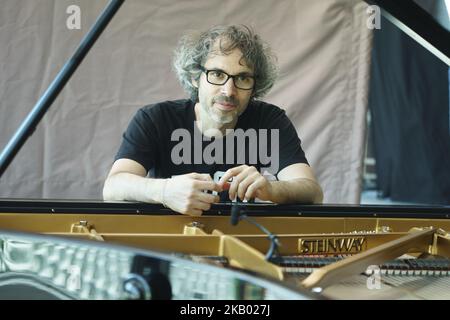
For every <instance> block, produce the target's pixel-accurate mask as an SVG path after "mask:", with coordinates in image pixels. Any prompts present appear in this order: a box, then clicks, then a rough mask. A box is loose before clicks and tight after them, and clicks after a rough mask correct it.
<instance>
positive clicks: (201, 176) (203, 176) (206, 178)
mask: <svg viewBox="0 0 450 320" xmlns="http://www.w3.org/2000/svg"><path fill="white" fill-rule="evenodd" d="M192 177H193V178H194V179H197V180H203V181H213V179H212V178H211V176H210V175H209V174H208V173H197V172H194V173H193V174H192Z"/></svg>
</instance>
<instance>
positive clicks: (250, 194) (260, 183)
mask: <svg viewBox="0 0 450 320" xmlns="http://www.w3.org/2000/svg"><path fill="white" fill-rule="evenodd" d="M265 184H266V181H265V178H264V177H260V178H259V179H257V180H256V181H254V182H253V183H252V184H251V185H250V186H249V187H248V188H247V191H246V192H245V195H244V198H245V199H247V200H250V199H253V198H255V197H256V194H257V192H258V190H260V189H261V188H263V187H264V185H265Z"/></svg>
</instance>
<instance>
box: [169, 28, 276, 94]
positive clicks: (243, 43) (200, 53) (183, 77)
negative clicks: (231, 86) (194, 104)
mask: <svg viewBox="0 0 450 320" xmlns="http://www.w3.org/2000/svg"><path fill="white" fill-rule="evenodd" d="M216 40H219V41H220V42H219V50H220V53H222V54H227V53H230V52H231V51H232V50H234V49H235V48H238V49H240V50H241V51H242V54H243V59H244V60H245V62H246V63H247V65H248V66H249V67H252V68H253V70H254V76H255V87H254V89H253V92H252V98H260V97H262V96H264V95H265V94H266V93H267V92H268V91H269V90H270V88H272V86H273V84H274V82H275V79H276V77H277V73H278V69H277V66H276V57H275V55H274V54H273V53H272V52H271V50H270V48H269V46H268V45H266V44H265V43H264V42H263V41H262V40H261V38H260V37H259V36H258V35H256V34H255V33H254V32H253V31H252V29H250V28H249V27H247V26H244V25H239V26H215V27H213V28H211V29H209V30H207V31H205V32H202V33H194V34H189V35H186V36H184V37H182V38H181V40H180V42H179V44H178V47H177V49H176V50H175V56H174V61H173V66H174V69H175V72H176V74H177V77H178V79H179V81H180V82H181V85H182V86H183V88H184V89H185V90H186V91H187V92H188V93H189V95H190V97H191V99H192V100H193V101H197V99H198V89H197V88H196V87H195V86H193V84H192V80H196V81H198V80H199V79H200V74H201V72H202V70H201V69H200V67H201V66H203V65H204V63H205V62H206V60H207V58H208V55H209V54H210V53H211V50H212V48H213V46H214V44H215V42H216Z"/></svg>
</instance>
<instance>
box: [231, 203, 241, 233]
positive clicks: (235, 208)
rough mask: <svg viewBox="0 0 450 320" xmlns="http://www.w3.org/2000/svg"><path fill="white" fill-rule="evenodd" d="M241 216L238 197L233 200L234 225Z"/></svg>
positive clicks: (232, 221) (232, 217)
mask: <svg viewBox="0 0 450 320" xmlns="http://www.w3.org/2000/svg"><path fill="white" fill-rule="evenodd" d="M240 218H241V207H240V206H239V203H238V201H237V200H236V199H234V200H233V202H231V217H230V223H231V225H232V226H236V225H237V224H238V222H239V220H240Z"/></svg>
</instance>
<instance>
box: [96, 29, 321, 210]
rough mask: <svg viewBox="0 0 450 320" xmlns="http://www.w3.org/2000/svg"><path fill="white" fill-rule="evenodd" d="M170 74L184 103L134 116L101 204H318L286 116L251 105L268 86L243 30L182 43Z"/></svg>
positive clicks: (263, 57)
mask: <svg viewBox="0 0 450 320" xmlns="http://www.w3.org/2000/svg"><path fill="white" fill-rule="evenodd" d="M174 67H175V70H176V72H177V76H178V78H179V80H180V82H181V84H182V85H183V87H184V88H185V89H186V90H187V92H188V93H189V94H190V96H191V99H190V100H187V99H186V100H176V101H166V102H162V103H158V104H155V105H151V106H147V107H144V108H142V109H141V110H139V111H138V113H137V114H136V115H135V117H134V118H133V120H132V121H131V123H130V125H129V127H128V129H127V131H126V132H125V133H124V136H123V142H122V145H121V147H120V149H119V151H118V153H117V155H116V160H115V162H114V164H113V166H112V168H111V171H110V173H109V175H108V178H107V179H106V181H105V186H104V189H103V196H104V199H105V200H135V201H143V202H151V203H162V204H164V205H165V206H167V207H169V208H171V209H173V210H174V211H176V212H179V213H182V214H188V215H201V214H202V212H203V211H206V210H209V209H210V207H211V204H213V203H216V202H219V201H220V199H221V198H220V197H219V195H218V193H219V194H220V195H221V196H222V200H226V199H224V198H223V197H224V195H225V196H226V197H228V198H229V199H230V200H235V199H237V198H239V199H240V200H242V201H248V200H253V199H255V198H258V199H260V200H264V201H272V202H275V203H321V202H322V198H323V194H322V189H321V188H320V186H319V184H318V183H317V181H316V179H315V177H314V174H313V172H312V169H311V168H310V166H309V165H308V162H307V160H306V158H305V155H304V152H303V150H302V149H301V146H300V139H299V138H298V136H297V133H296V131H295V128H294V127H293V125H292V123H291V122H290V121H289V119H288V118H287V117H286V115H285V112H284V111H283V110H282V109H280V108H278V107H276V106H273V105H270V104H267V103H264V102H262V101H258V100H256V98H259V97H261V96H263V95H264V94H265V93H266V92H267V91H268V90H269V89H270V88H271V87H272V86H273V83H274V81H275V77H276V67H275V64H274V58H273V56H272V55H271V53H270V50H269V48H268V47H267V46H266V45H265V44H264V43H263V42H262V41H261V39H260V38H259V37H258V36H257V35H255V34H254V33H253V32H252V31H251V30H250V29H249V28H247V27H245V26H217V27H214V28H212V29H210V30H208V31H206V32H203V33H201V34H198V35H190V36H186V37H184V38H182V40H181V41H180V44H179V47H178V49H177V50H176V52H175V60H174ZM236 141H237V143H236ZM267 148H269V149H270V150H271V152H270V159H269V157H268V150H267ZM268 160H270V161H268ZM269 164H270V166H267V165H269ZM220 172H222V173H221V174H222V177H221V178H220V180H218V181H214V180H213V178H212V177H213V176H216V177H217V174H218V173H220ZM270 176H272V177H274V176H276V178H277V179H278V181H272V180H273V179H272V180H271V179H269V177H270ZM275 180H276V179H275ZM226 190H228V193H227V192H226Z"/></svg>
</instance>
